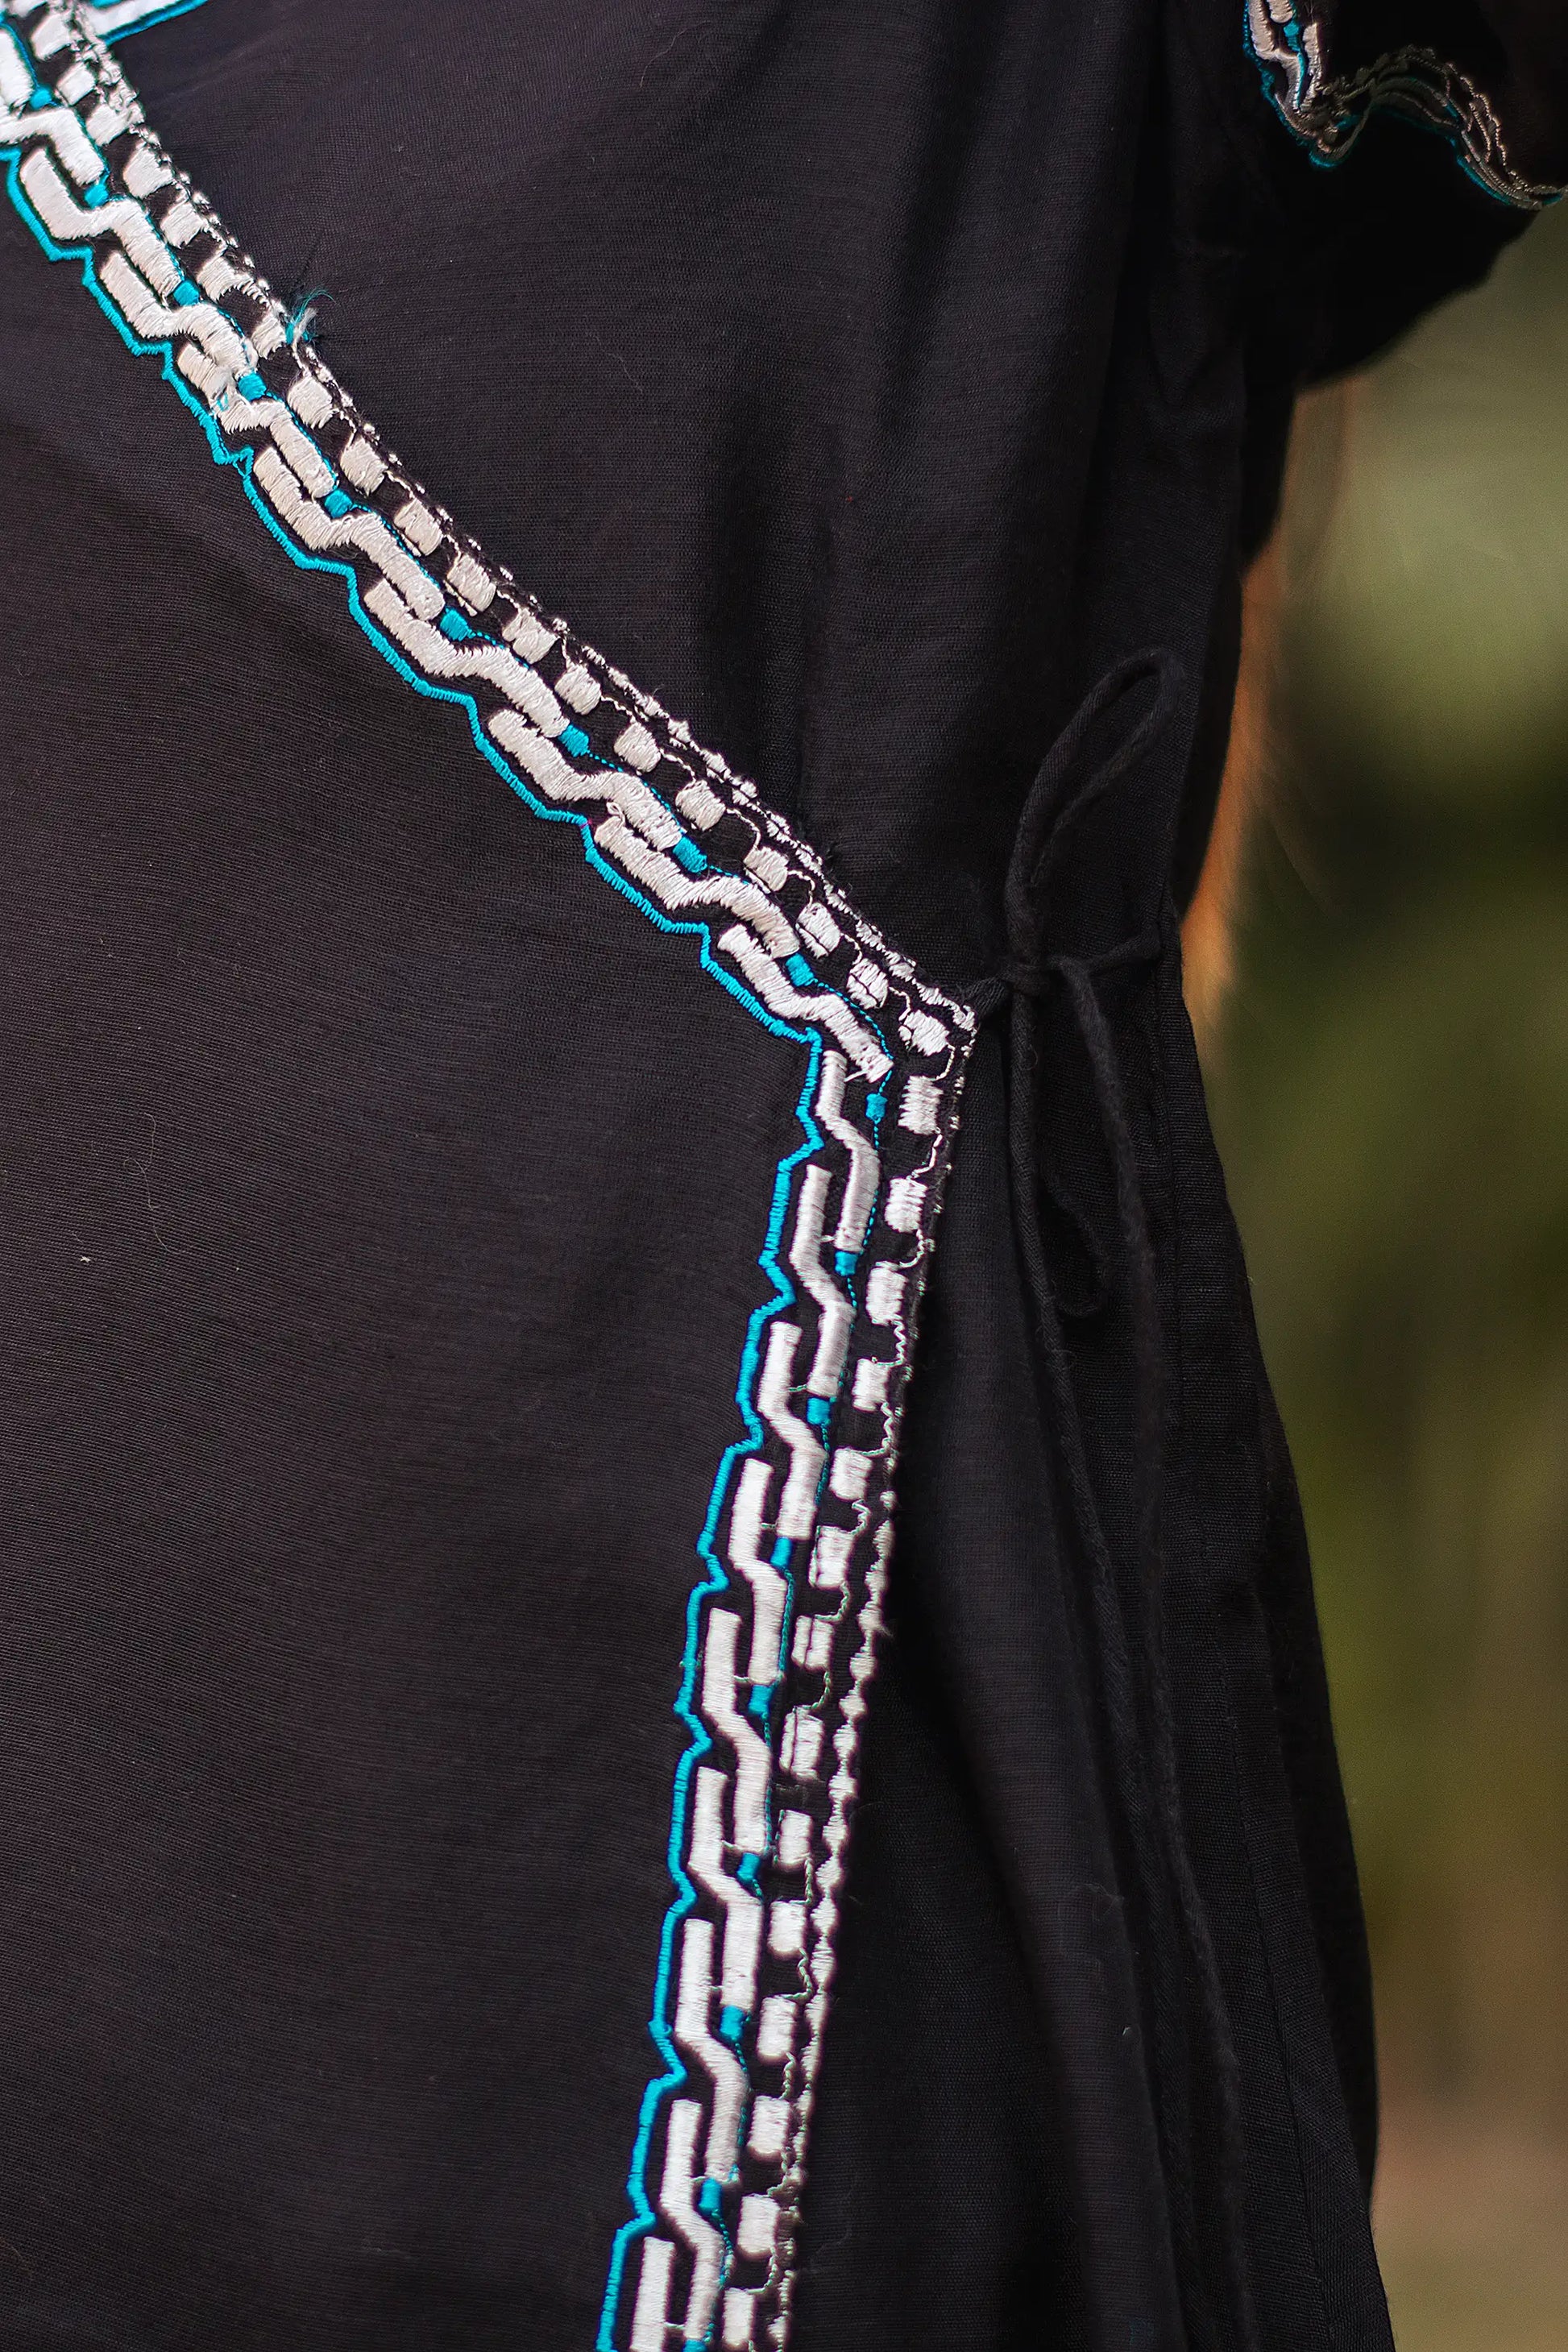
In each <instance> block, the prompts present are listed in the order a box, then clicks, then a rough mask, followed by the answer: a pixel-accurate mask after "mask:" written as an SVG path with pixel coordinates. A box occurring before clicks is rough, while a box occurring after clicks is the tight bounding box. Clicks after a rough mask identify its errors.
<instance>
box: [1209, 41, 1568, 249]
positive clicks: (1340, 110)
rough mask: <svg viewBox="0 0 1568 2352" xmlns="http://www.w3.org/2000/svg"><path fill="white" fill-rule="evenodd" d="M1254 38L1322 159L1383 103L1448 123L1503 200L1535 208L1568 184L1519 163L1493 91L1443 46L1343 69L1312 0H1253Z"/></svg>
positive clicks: (1298, 126)
mask: <svg viewBox="0 0 1568 2352" xmlns="http://www.w3.org/2000/svg"><path fill="white" fill-rule="evenodd" d="M1247 47H1249V48H1250V49H1251V51H1252V54H1253V57H1254V58H1256V60H1257V63H1258V70H1259V72H1260V73H1261V74H1262V76H1263V86H1264V89H1266V90H1267V92H1268V98H1269V100H1270V102H1271V103H1272V105H1273V107H1274V109H1275V110H1276V112H1277V113H1278V114H1279V116H1280V117H1281V119H1282V120H1283V121H1284V122H1285V123H1286V124H1287V125H1288V126H1289V129H1290V130H1291V131H1294V132H1295V134H1296V136H1297V137H1298V138H1299V139H1300V140H1301V141H1303V142H1304V143H1305V144H1306V145H1307V146H1308V147H1310V149H1311V151H1312V153H1313V155H1314V157H1315V158H1316V160H1317V161H1318V162H1319V163H1340V162H1342V160H1343V158H1344V157H1345V156H1346V155H1347V154H1348V153H1349V152H1350V150H1351V148H1352V146H1353V145H1354V144H1355V142H1356V141H1357V139H1359V137H1360V136H1361V133H1362V131H1363V130H1364V129H1365V127H1366V122H1367V119H1368V117H1369V116H1370V115H1372V114H1373V113H1375V112H1376V111H1377V110H1379V109H1380V108H1382V109H1386V110H1388V111H1389V112H1390V113H1394V114H1403V115H1405V117H1407V118H1408V119H1409V120H1410V121H1415V122H1420V123H1423V124H1425V125H1426V127H1427V128H1428V129H1429V130H1434V131H1441V132H1442V134H1443V135H1444V137H1445V138H1447V140H1448V141H1449V142H1450V144H1451V145H1452V146H1453V148H1454V149H1455V151H1456V152H1457V154H1458V159H1459V162H1460V164H1461V165H1462V167H1463V168H1464V170H1465V171H1467V172H1468V173H1469V175H1470V177H1471V179H1472V180H1475V181H1477V182H1478V183H1479V185H1480V186H1481V187H1483V188H1485V189H1486V190H1487V191H1488V193H1489V194H1491V195H1494V196H1498V197H1500V198H1501V200H1502V201H1503V203H1504V204H1510V205H1520V206H1521V207H1524V208H1526V209H1529V210H1531V211H1534V210H1538V209H1539V208H1540V206H1541V205H1548V204H1552V203H1553V202H1555V200H1556V199H1557V197H1558V196H1560V195H1561V194H1562V193H1563V191H1562V190H1561V189H1560V188H1552V187H1543V186H1539V185H1537V184H1535V183H1534V182H1533V181H1530V180H1526V179H1524V178H1522V177H1521V175H1520V173H1517V172H1516V171H1515V170H1514V169H1513V167H1512V165H1511V164H1510V162H1509V160H1508V152H1507V150H1506V148H1505V147H1504V144H1503V136H1502V128H1501V125H1500V123H1499V121H1498V119H1497V115H1496V113H1495V111H1494V110H1493V108H1492V104H1491V101H1490V100H1489V98H1488V97H1487V95H1486V92H1485V91H1484V90H1480V89H1477V88H1476V85H1475V83H1474V82H1473V81H1471V80H1470V79H1469V77H1468V74H1463V73H1461V72H1460V71H1459V69H1458V67H1457V66H1454V65H1450V64H1448V63H1447V61H1446V60H1445V59H1444V58H1440V57H1439V56H1438V55H1437V53H1436V50H1435V49H1426V48H1421V47H1415V46H1411V47H1405V48H1399V49H1393V50H1390V51H1389V53H1388V54H1387V55H1386V56H1385V57H1381V58H1375V59H1374V60H1373V62H1372V63H1371V64H1370V65H1366V66H1363V67H1362V68H1359V69H1358V70H1357V71H1356V72H1355V73H1353V74H1341V75H1335V74H1333V73H1331V71H1330V69H1329V64H1328V58H1327V56H1326V53H1325V50H1324V46H1323V30H1322V26H1321V24H1320V23H1319V22H1318V20H1317V18H1316V16H1314V15H1313V13H1312V10H1311V7H1310V0H1247Z"/></svg>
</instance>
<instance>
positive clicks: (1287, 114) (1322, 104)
mask: <svg viewBox="0 0 1568 2352" xmlns="http://www.w3.org/2000/svg"><path fill="white" fill-rule="evenodd" d="M1244 5H1245V11H1246V39H1247V47H1248V48H1249V49H1250V51H1251V59H1252V65H1253V67H1254V68H1255V69H1256V79H1255V82H1254V89H1253V93H1252V110H1253V120H1254V124H1255V127H1257V126H1260V127H1258V135H1257V147H1256V151H1255V152H1257V153H1258V155H1259V156H1260V157H1261V160H1262V163H1263V174H1264V177H1265V178H1266V179H1267V182H1268V186H1269V190H1270V202H1269V204H1268V205H1267V206H1266V207H1265V216H1264V220H1263V223H1262V230H1261V234H1260V235H1259V236H1258V241H1257V247H1256V253H1255V281H1254V300H1253V305H1252V316H1253V324H1254V330H1255V333H1254V346H1255V357H1256V362H1257V369H1258V378H1259V380H1260V381H1264V382H1267V383H1269V384H1270V385H1271V386H1272V387H1274V388H1275V389H1276V390H1277V392H1278V393H1279V395H1280V396H1281V398H1282V399H1283V400H1285V401H1286V402H1288V401H1289V398H1291V397H1293V396H1294V394H1295V393H1296V392H1297V391H1299V390H1300V389H1301V388H1302V387H1303V386H1304V385H1307V384H1310V383H1314V382H1316V381H1319V380H1321V378H1323V377H1325V376H1331V375H1334V374H1338V373H1342V372H1343V371H1345V370H1346V369H1349V368H1352V367H1356V366H1359V365H1361V364H1362V363H1363V362H1365V361H1366V360H1368V359H1370V358H1372V357H1373V355H1374V354H1375V353H1376V352H1378V351H1380V350H1381V349H1382V348H1383V347H1384V345H1385V344H1387V343H1389V342H1391V341H1394V338H1395V337H1397V336H1398V335H1400V334H1401V333H1403V332H1404V331H1405V329H1406V328H1407V327H1409V326H1411V325H1412V324H1413V323H1414V322H1415V320H1416V319H1418V318H1419V317H1420V316H1421V315H1422V314H1423V313H1424V312H1425V311H1426V310H1430V309H1431V308H1432V307H1433V306H1434V305H1435V304H1436V303H1437V302H1439V301H1441V300H1443V299H1445V298H1446V297H1447V296H1448V295H1450V294H1453V293H1457V292H1458V291H1459V290H1461V289H1463V288H1465V287H1467V286H1469V285H1473V284H1474V283H1475V282H1476V281H1477V280H1478V279H1479V278H1482V277H1484V276H1485V274H1486V272H1487V270H1488V269H1489V268H1490V266H1491V263H1492V262H1493V260H1494V259H1495V258H1496V257H1497V254H1498V253H1499V251H1500V249H1501V247H1503V246H1505V245H1506V244H1508V243H1509V242H1510V240H1511V239H1512V238H1513V237H1515V236H1518V235H1519V234H1520V233H1521V230H1522V229H1523V228H1524V227H1526V226H1528V224H1529V222H1530V221H1531V218H1532V217H1533V216H1534V215H1535V214H1536V213H1537V212H1538V211H1539V210H1540V209H1541V208H1542V205H1546V204H1549V203H1551V202H1552V201H1553V200H1554V199H1555V198H1556V197H1557V196H1558V195H1559V194H1562V192H1563V184H1564V183H1565V182H1568V7H1564V5H1563V0H1244ZM1259 83H1260V87H1261V93H1262V98H1263V100H1266V101H1267V103H1264V104H1259V103H1258V87H1259Z"/></svg>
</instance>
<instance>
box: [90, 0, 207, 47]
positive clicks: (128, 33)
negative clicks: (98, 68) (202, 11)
mask: <svg viewBox="0 0 1568 2352" xmlns="http://www.w3.org/2000/svg"><path fill="white" fill-rule="evenodd" d="M205 5H206V0H166V5H163V6H162V7H160V6H157V5H153V6H149V7H148V8H146V9H145V10H144V11H142V13H141V14H140V15H137V16H130V17H128V18H127V19H126V21H125V22H124V23H123V24H116V23H115V22H114V21H113V19H114V16H115V15H116V14H117V12H116V11H115V10H114V9H113V8H111V7H105V8H85V9H84V10H83V11H82V14H83V16H85V17H86V19H87V22H88V25H89V27H90V28H91V30H92V31H93V32H95V33H96V34H97V35H98V37H99V39H100V41H102V42H103V43H104V45H105V47H109V48H118V47H119V46H120V44H121V41H128V40H129V39H130V38H131V37H132V34H133V33H146V32H150V31H151V30H152V27H153V26H154V25H166V24H168V23H169V21H170V19H171V18H172V17H174V16H192V15H194V13H195V10H196V9H198V8H202V7H205ZM105 18H107V19H108V20H109V21H108V22H107V23H105V22H103V21H101V20H103V19H105Z"/></svg>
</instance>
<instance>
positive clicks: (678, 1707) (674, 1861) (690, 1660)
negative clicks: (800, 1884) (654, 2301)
mask: <svg viewBox="0 0 1568 2352" xmlns="http://www.w3.org/2000/svg"><path fill="white" fill-rule="evenodd" d="M821 1055H822V1048H821V1044H820V1041H817V1042H816V1043H815V1044H814V1045H813V1047H812V1053H811V1063H810V1068H809V1070H808V1072H807V1075H806V1082H805V1087H803V1089H802V1091H801V1097H800V1101H799V1104H798V1105H797V1107H796V1116H797V1118H799V1119H800V1122H801V1124H802V1126H803V1127H804V1128H805V1129H806V1130H807V1140H806V1141H805V1143H804V1144H802V1145H801V1146H800V1147H799V1149H798V1150H795V1152H793V1153H792V1154H791V1155H790V1157H789V1158H788V1159H787V1160H782V1161H781V1162H780V1164H779V1170H778V1174H777V1177H776V1179H775V1181H774V1186H773V1210H772V1214H771V1216H770V1218H769V1222H768V1238H767V1241H766V1243H765V1244H764V1245H763V1250H762V1252H761V1254H760V1255H759V1258H758V1264H759V1265H761V1267H762V1269H763V1273H764V1274H766V1275H767V1276H769V1278H770V1279H771V1280H772V1281H773V1284H774V1286H775V1290H776V1295H775V1297H773V1298H771V1299H768V1300H766V1301H764V1302H763V1305H762V1306H761V1307H757V1308H756V1310H755V1312H754V1313H753V1314H752V1318H751V1323H750V1326H749V1328H748V1329H747V1333H746V1345H745V1349H744V1350H743V1352H742V1358H741V1370H740V1374H739V1377H738V1379H737V1381H736V1383H735V1402H736V1403H737V1405H738V1406H739V1407H740V1410H741V1413H742V1419H743V1420H744V1421H745V1422H746V1424H747V1432H748V1433H747V1435H746V1436H745V1437H743V1438H741V1439H738V1440H737V1441H736V1443H735V1444H732V1445H731V1446H729V1447H727V1448H726V1450H725V1454H724V1457H723V1460H722V1462H721V1464H720V1466H719V1475H718V1476H717V1477H716V1478H715V1479H714V1482H713V1488H712V1493H711V1495H710V1498H709V1504H708V1515H707V1517H706V1519H705V1520H704V1522H703V1528H702V1533H701V1534H700V1537H699V1538H698V1540H697V1549H698V1553H699V1555H700V1558H701V1559H704V1560H705V1561H706V1562H707V1564H708V1569H709V1574H708V1576H707V1578H706V1579H705V1580H703V1581H702V1582H701V1583H700V1584H698V1585H696V1586H694V1587H693V1589H692V1591H691V1593H690V1596H689V1599H688V1601H687V1609H686V1627H687V1631H686V1652H685V1656H684V1659H683V1661H682V1672H681V1679H680V1691H679V1696H678V1697H677V1699H676V1703H675V1712H676V1714H677V1715H678V1716H679V1718H680V1720H681V1722H682V1723H684V1724H685V1726H686V1727H687V1729H688V1730H689V1732H690V1734H691V1744H690V1746H689V1748H687V1750H686V1752H685V1754H684V1755H683V1756H682V1758H681V1759H680V1762H679V1765H678V1766H677V1767H676V1774H675V1801H674V1806H673V1808H672V1811H671V1817H670V1825H669V1843H668V1865H669V1875H670V1878H671V1879H672V1881H673V1882H674V1885H675V1887H676V1890H677V1892H676V1896H675V1900H674V1901H673V1902H672V1903H671V1904H670V1906H669V1907H668V1910H667V1911H666V1913H665V1915H664V1924H663V1926H662V1927H661V1928H660V1931H659V1952H658V1974H657V1976H656V1978H655V1982H654V2008H653V2016H652V2018H651V2019H650V2021H649V2024H648V2031H649V2032H650V2034H651V2035H652V2037H653V2040H654V2042H655V2045H656V2047H657V2048H658V2052H659V2054H660V2055H661V2057H662V2058H663V2060H664V2062H665V2067H666V2072H665V2073H664V2074H658V2075H655V2076H654V2078H653V2080H652V2081H651V2082H650V2083H649V2084H648V2085H647V2089H646V2090H645V2091H644V2093H643V2096H642V2104H641V2106H640V2108H639V2111H638V2116H637V2137H636V2140H635V2141H634V2143H633V2147H632V2158H631V2165H630V2168H629V2169H628V2171H627V2174H626V2195H627V2197H628V2199H629V2200H630V2202H631V2205H632V2208H633V2213H632V2219H631V2220H630V2221H624V2222H623V2223H622V2224H621V2226H620V2228H619V2229H618V2230H617V2231H616V2237H615V2242H614V2246H613V2248H612V2251H611V2255H610V2274H609V2278H608V2281H607V2282H606V2284H605V2301H604V2306H603V2309H602V2311H601V2313H600V2317H599V2329H598V2334H597V2336H595V2352H617V2347H616V2341H615V2328H616V2320H617V2319H618V2317H619V2315H620V2302H621V2295H622V2292H623V2289H624V2286H625V2283H626V2259H627V2256H628V2255H629V2253H630V2252H631V2249H632V2247H633V2245H634V2244H635V2243H636V2242H637V2239H638V2238H641V2237H644V2236H646V2235H647V2232H648V2231H650V2230H651V2229H653V2228H654V2227H655V2226H656V2223H657V2221H658V2214H657V2212H656V2211H655V2209H654V2204H653V2200H652V2199H651V2198H650V2197H649V2195H648V2193H647V2160H648V2154H649V2150H650V2148H651V2146H652V2141H653V2135H654V2131H655V2128H656V2126H657V2125H658V2116H659V2110H660V2108H661V2107H662V2106H663V2105H664V2104H665V2102H666V2100H667V2099H668V2098H669V2096H670V2095H671V2094H672V2093H673V2092H675V2091H677V2090H679V2087H680V2085H681V2084H683V2083H684V2082H685V2081H686V2080H687V2079H688V2070H687V2067H686V2065H685V2063H684V2062H683V2060H682V2059H681V2056H680V2054H679V2051H678V2050H677V2049H676V2047H675V2039H674V2030H673V2027H672V2025H671V2022H670V2015H669V1991H670V1982H671V1978H672V1975H673V1970H674V1956H675V1937H676V1932H677V1930H678V1928H679V1926H680V1923H681V1921H682V1920H683V1919H684V1918H686V1917H687V1916H688V1915H689V1913H690V1911H691V1910H692V1909H693V1907H694V1906H695V1905H696V1902H697V1889H696V1888H695V1887H694V1886H693V1885H692V1884H691V1880H690V1877H689V1874H688V1872H687V1869H686V1864H685V1861H684V1859H683V1856H684V1852H685V1841H686V1830H687V1822H688V1812H689V1800H690V1790H691V1775H692V1773H693V1771H694V1770H695V1769H696V1767H697V1764H698V1762H699V1760H700V1759H701V1758H702V1757H703V1756H706V1755H707V1754H708V1753H709V1752H710V1749H711V1748H712V1746H713V1737H712V1734H711V1733H710V1730H709V1729H708V1727H707V1726H706V1724H705V1723H704V1722H703V1721H702V1718H701V1717H700V1715H698V1713H697V1711H696V1708H695V1706H694V1704H693V1701H694V1698H695V1695H696V1690H697V1676H698V1674H699V1672H700V1666H701V1638H702V1628H703V1622H704V1618H703V1603H704V1601H708V1600H710V1599H711V1598H712V1597H713V1595H714V1594H715V1593H718V1592H723V1591H728V1590H729V1589H730V1587H731V1583H732V1579H731V1575H730V1572H729V1570H727V1569H726V1568H725V1567H724V1565H723V1563H722V1561H721V1559H720V1558H719V1555H718V1550H717V1548H716V1538H717V1534H718V1528H719V1521H720V1519H721V1516H722V1513H723V1508H724V1505H725V1503H726V1502H727V1501H728V1499H729V1495H730V1486H731V1478H732V1476H733V1474H734V1469H735V1465H736V1464H737V1463H738V1462H740V1461H742V1460H743V1459H744V1458H745V1457H746V1456H747V1455H749V1454H754V1453H755V1452H756V1451H757V1449H758V1448H759V1447H760V1446H761V1444H763V1438H764V1435H765V1432H764V1430H763V1423H762V1421H761V1419H760V1417H759V1416H758V1413H757V1411H756V1406H755V1402H754V1399H755V1392H756V1378H757V1369H758V1363H759V1360H760V1357H761V1354H762V1334H763V1330H764V1329H765V1328H766V1327H767V1325H768V1324H769V1323H770V1322H771V1321H772V1319H773V1317H774V1316H776V1315H777V1314H778V1313H779V1312H780V1311H781V1309H783V1308H784V1307H787V1306H790V1305H792V1304H793V1303H794V1301H795V1288H794V1286H793V1285H792V1284H791V1283H790V1281H789V1279H788V1276H786V1275H784V1272H783V1270H782V1268H781V1267H780V1265H779V1263H778V1250H779V1247H780V1244H781V1243H782V1242H783V1239H784V1219H785V1216H786V1214H787V1213H788V1209H789V1203H790V1198H791V1194H792V1192H793V1190H794V1181H793V1180H794V1176H795V1170H796V1168H797V1167H799V1166H800V1165H801V1164H802V1163H803V1162H804V1161H805V1160H809V1159H812V1158H814V1157H815V1156H816V1151H817V1150H820V1148H821V1142H822V1138H821V1134H820V1131H819V1130H818V1129H817V1126H816V1120H815V1119H814V1118H812V1115H811V1109H810V1105H811V1103H812V1101H813V1099H814V1098H815V1096H816V1083H817V1074H818V1068H819V1065H820V1062H821ZM793 1582H794V1580H793V1578H792V1580H791V1583H792V1586H793ZM770 1843H771V1840H770ZM715 2325H717V2318H716V2317H715ZM710 2338H711V2330H710V2335H709V2338H708V2339H705V2340H710Z"/></svg>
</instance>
